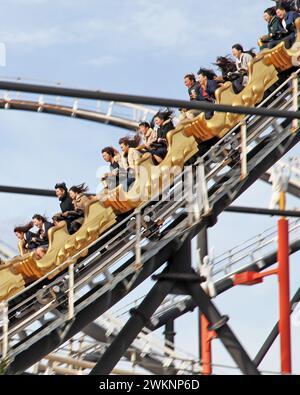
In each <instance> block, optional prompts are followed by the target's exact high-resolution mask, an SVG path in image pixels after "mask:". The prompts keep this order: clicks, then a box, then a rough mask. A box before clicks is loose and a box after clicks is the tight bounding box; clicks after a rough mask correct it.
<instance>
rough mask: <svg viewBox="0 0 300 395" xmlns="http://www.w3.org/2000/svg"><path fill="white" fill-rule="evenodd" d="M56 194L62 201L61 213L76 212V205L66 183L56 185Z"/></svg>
mask: <svg viewBox="0 0 300 395" xmlns="http://www.w3.org/2000/svg"><path fill="white" fill-rule="evenodd" d="M55 194H56V196H57V197H58V199H59V201H60V208H61V212H62V213H65V212H66V211H74V205H73V203H72V199H71V198H70V195H69V192H68V188H67V186H66V184H65V183H64V182H62V183H61V184H56V185H55Z"/></svg>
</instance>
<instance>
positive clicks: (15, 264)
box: [0, 18, 300, 300]
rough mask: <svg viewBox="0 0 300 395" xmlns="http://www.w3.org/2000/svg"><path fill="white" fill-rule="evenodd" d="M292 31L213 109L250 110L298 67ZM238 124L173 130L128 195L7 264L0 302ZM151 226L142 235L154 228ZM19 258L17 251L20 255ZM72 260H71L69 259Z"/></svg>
mask: <svg viewBox="0 0 300 395" xmlns="http://www.w3.org/2000/svg"><path fill="white" fill-rule="evenodd" d="M295 25H296V28H297V39H296V42H295V44H294V45H293V46H292V48H290V49H286V48H285V46H284V42H282V43H280V44H279V45H277V46H276V47H275V48H273V49H270V50H264V51H262V52H261V53H260V54H259V55H258V56H257V57H256V58H255V59H253V61H252V62H250V65H249V81H248V85H247V86H246V87H245V89H244V90H243V91H242V92H241V93H239V94H235V93H234V91H233V89H232V84H231V83H230V82H228V83H226V84H224V86H223V87H221V88H219V89H218V90H217V92H216V101H217V103H220V104H229V105H233V106H237V105H244V106H255V105H257V104H258V103H260V102H261V101H262V99H263V97H264V95H265V94H266V92H267V91H268V90H269V89H270V88H272V89H273V88H274V86H276V83H278V81H279V79H280V78H282V76H283V75H284V76H287V75H289V74H290V73H291V72H292V71H293V66H295V64H297V65H299V63H300V62H299V59H300V45H299V44H300V18H299V19H297V20H296V22H295ZM283 73H285V74H283ZM243 118H244V116H243V115H238V114H230V113H218V112H216V113H215V114H214V115H213V117H212V118H211V119H209V120H208V119H206V118H205V115H204V114H203V113H202V114H200V115H199V116H197V117H196V118H194V119H193V120H189V121H186V122H184V123H180V124H179V125H177V127H176V129H175V130H173V131H170V132H169V133H168V136H167V140H168V153H167V156H166V158H165V159H164V160H163V161H162V163H160V164H159V165H158V166H155V165H154V163H153V161H152V157H151V155H150V154H145V155H144V156H143V157H142V158H141V159H140V160H139V161H138V162H137V171H136V180H135V182H134V184H133V185H132V187H131V189H130V190H129V191H128V192H126V191H124V189H123V187H122V186H119V187H117V188H116V189H115V190H113V191H111V192H110V193H108V194H103V195H101V196H100V199H99V201H93V202H90V203H89V204H88V205H87V207H86V210H85V218H84V223H83V225H82V227H81V228H80V230H79V231H78V232H77V233H75V234H74V235H69V234H68V232H67V227H66V224H65V223H61V224H60V225H59V226H56V227H54V228H52V229H51V230H50V232H49V248H48V251H47V253H46V255H45V256H44V257H43V258H42V259H39V258H38V257H37V256H36V254H35V253H34V252H33V253H30V254H25V255H23V256H20V257H16V258H14V259H13V260H11V261H9V262H7V264H6V265H5V266H4V267H3V268H2V270H0V300H4V299H7V298H9V297H11V296H13V295H14V294H16V293H18V292H19V291H21V290H22V289H24V288H25V286H26V285H27V284H29V283H31V282H33V281H35V280H37V279H40V278H41V277H43V276H45V275H48V278H49V279H50V280H51V279H52V278H53V277H55V276H56V275H57V274H58V273H59V272H61V271H62V270H64V269H65V268H66V267H67V266H68V265H69V264H70V263H75V262H76V261H78V260H79V259H80V256H81V257H83V256H85V255H87V254H88V253H89V251H88V246H89V245H90V243H92V242H94V241H95V240H97V239H98V238H99V236H100V235H101V234H103V233H104V232H106V231H107V230H108V229H109V228H110V227H112V226H113V225H115V224H116V222H117V216H119V215H126V213H129V212H131V211H132V210H135V209H136V208H138V207H140V206H141V205H142V204H143V203H144V202H145V201H149V202H150V201H151V198H152V197H154V196H156V195H159V193H160V191H161V190H162V188H163V187H164V186H165V185H166V184H172V183H173V180H174V177H175V176H176V175H177V173H178V172H181V171H182V169H183V167H184V165H185V164H186V163H187V162H189V161H191V160H192V159H193V158H194V157H195V156H196V155H197V153H198V144H199V143H201V142H205V141H207V140H210V139H212V138H213V137H219V138H222V137H223V136H224V135H226V133H228V132H229V130H231V129H232V128H233V127H234V126H236V125H237V124H238V123H239V122H240V121H241V120H242V119H243ZM174 169H175V172H174ZM151 221H152V220H151V219H150V222H149V223H148V229H151V226H156V225H155V223H154V224H152V222H151ZM144 225H145V224H144ZM145 226H146V225H145ZM152 230H153V229H152ZM152 230H151V232H152ZM154 233H155V230H154ZM24 252H25V251H21V254H22V253H24ZM76 254H78V255H76ZM74 255H76V258H73V257H74ZM62 264H64V265H63V266H60V265H62ZM58 267H59V269H58Z"/></svg>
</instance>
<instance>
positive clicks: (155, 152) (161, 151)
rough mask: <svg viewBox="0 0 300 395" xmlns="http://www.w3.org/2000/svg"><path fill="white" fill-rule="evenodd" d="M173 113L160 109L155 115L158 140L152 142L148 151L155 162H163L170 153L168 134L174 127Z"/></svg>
mask: <svg viewBox="0 0 300 395" xmlns="http://www.w3.org/2000/svg"><path fill="white" fill-rule="evenodd" d="M172 114H173V113H172V112H171V111H166V112H162V111H160V112H158V113H157V114H156V115H155V117H154V122H155V124H156V126H157V140H156V141H155V142H153V143H152V144H151V146H150V149H147V151H148V152H150V153H151V154H152V156H153V159H154V162H155V164H159V163H161V162H162V161H163V159H164V158H165V157H166V155H167V153H168V143H167V134H168V132H169V131H171V130H173V129H174V124H173V122H172V118H171V116H172Z"/></svg>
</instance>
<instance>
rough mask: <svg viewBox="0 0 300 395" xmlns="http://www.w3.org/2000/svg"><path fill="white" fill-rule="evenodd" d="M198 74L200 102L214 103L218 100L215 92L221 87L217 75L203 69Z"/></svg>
mask: <svg viewBox="0 0 300 395" xmlns="http://www.w3.org/2000/svg"><path fill="white" fill-rule="evenodd" d="M197 74H198V82H199V87H200V90H199V98H198V101H208V102H214V101H215V99H216V97H215V92H216V90H217V89H218V87H219V83H218V81H217V80H216V78H217V75H216V73H215V72H214V71H213V70H210V69H205V68H203V67H202V68H200V69H199V71H198V73H197Z"/></svg>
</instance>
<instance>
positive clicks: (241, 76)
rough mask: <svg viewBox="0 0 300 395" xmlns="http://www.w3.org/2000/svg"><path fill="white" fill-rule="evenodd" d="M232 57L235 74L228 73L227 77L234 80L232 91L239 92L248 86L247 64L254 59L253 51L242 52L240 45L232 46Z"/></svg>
mask: <svg viewBox="0 0 300 395" xmlns="http://www.w3.org/2000/svg"><path fill="white" fill-rule="evenodd" d="M232 55H233V56H234V57H235V58H236V63H235V64H236V69H237V71H236V72H232V73H229V77H230V78H232V79H233V80H234V90H235V92H236V93H239V92H241V91H242V90H243V89H244V88H245V86H246V85H247V84H248V73H249V62H250V61H251V60H253V58H254V57H255V53H254V52H253V49H250V50H249V51H244V48H243V47H242V46H241V44H234V45H233V46H232Z"/></svg>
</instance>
